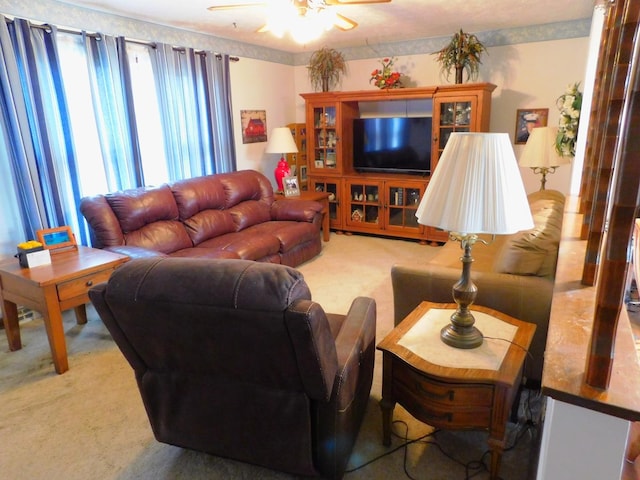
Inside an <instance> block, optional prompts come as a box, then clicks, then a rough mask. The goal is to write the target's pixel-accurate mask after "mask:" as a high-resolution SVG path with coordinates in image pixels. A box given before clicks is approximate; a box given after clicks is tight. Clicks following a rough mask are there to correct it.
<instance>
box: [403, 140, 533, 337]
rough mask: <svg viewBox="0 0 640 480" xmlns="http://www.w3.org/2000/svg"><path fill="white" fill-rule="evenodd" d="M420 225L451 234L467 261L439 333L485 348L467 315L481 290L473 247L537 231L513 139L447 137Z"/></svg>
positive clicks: (421, 209)
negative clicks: (453, 308) (496, 238)
mask: <svg viewBox="0 0 640 480" xmlns="http://www.w3.org/2000/svg"><path fill="white" fill-rule="evenodd" d="M416 217H418V223H420V224H422V225H430V226H434V227H438V228H441V229H444V230H447V231H449V232H451V233H450V234H449V238H450V239H451V240H454V241H459V242H460V245H461V247H462V249H463V250H464V255H463V256H462V257H461V261H462V275H461V277H460V280H459V281H458V282H457V283H456V284H455V285H454V286H453V299H454V301H455V302H456V304H457V309H456V311H455V312H454V313H453V315H451V323H450V324H448V325H446V326H445V327H444V328H443V329H442V330H441V332H440V338H441V339H442V341H443V342H444V343H446V344H447V345H450V346H452V347H456V348H476V347H479V346H480V345H482V343H483V336H482V333H481V332H480V331H479V330H478V329H477V327H475V326H474V323H475V319H474V317H473V315H472V314H471V311H470V310H469V307H470V305H472V304H473V302H474V301H475V299H476V296H477V291H478V289H477V287H476V285H475V284H474V283H473V281H472V280H471V263H472V262H473V257H472V256H471V247H472V246H473V244H474V243H476V242H481V243H487V242H486V241H485V240H483V239H481V238H479V237H478V235H479V234H491V235H494V236H495V235H507V234H512V233H515V232H518V231H520V230H527V229H530V228H533V219H532V217H531V209H530V207H529V203H528V201H527V195H526V192H525V189H524V186H523V183H522V177H521V176H520V170H519V169H518V163H517V162H516V158H515V154H514V152H513V147H512V146H511V141H510V139H509V135H508V134H506V133H477V132H454V133H452V134H451V136H450V137H449V140H448V141H447V144H446V146H445V149H444V151H443V152H442V155H441V157H440V160H439V161H438V165H437V167H436V169H435V171H434V174H433V176H432V178H431V180H430V181H429V184H428V186H427V189H426V191H425V193H424V196H423V197H422V200H421V201H420V205H419V206H418V210H417V212H416Z"/></svg>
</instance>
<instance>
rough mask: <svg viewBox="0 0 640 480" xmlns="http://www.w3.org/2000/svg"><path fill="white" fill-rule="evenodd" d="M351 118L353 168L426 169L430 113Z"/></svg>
mask: <svg viewBox="0 0 640 480" xmlns="http://www.w3.org/2000/svg"><path fill="white" fill-rule="evenodd" d="M353 122H354V123H353V166H354V168H355V169H356V171H358V172H387V173H410V174H417V175H425V174H428V173H430V169H431V117H390V118H356V119H355V120H354V121H353Z"/></svg>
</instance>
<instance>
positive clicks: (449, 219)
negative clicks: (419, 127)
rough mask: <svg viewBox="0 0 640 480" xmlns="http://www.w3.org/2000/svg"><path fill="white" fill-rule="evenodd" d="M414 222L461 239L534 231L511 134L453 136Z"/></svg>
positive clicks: (448, 142) (457, 133) (473, 133)
mask: <svg viewBox="0 0 640 480" xmlns="http://www.w3.org/2000/svg"><path fill="white" fill-rule="evenodd" d="M416 217H418V222H419V223H421V224H423V225H430V226H433V227H438V228H442V229H444V230H447V231H450V232H456V233H460V234H480V233H490V234H496V235H502V234H505V235H506V234H510V233H515V232H518V231H520V230H527V229H530V228H533V219H532V218H531V209H530V207H529V203H528V201H527V195H526V192H525V189H524V185H523V184H522V177H521V176H520V170H519V169H518V163H517V162H516V157H515V154H514V153H513V147H512V146H511V140H510V139H509V135H508V134H506V133H476V132H454V133H452V134H451V136H450V137H449V140H448V141H447V144H446V146H445V149H444V151H443V152H442V156H441V157H440V160H439V161H438V165H437V167H436V169H435V172H434V174H433V176H432V178H431V180H430V181H429V185H428V186H427V190H426V192H425V194H424V196H423V197H422V200H421V201H420V205H419V206H418V210H417V212H416Z"/></svg>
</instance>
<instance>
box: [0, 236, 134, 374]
mask: <svg viewBox="0 0 640 480" xmlns="http://www.w3.org/2000/svg"><path fill="white" fill-rule="evenodd" d="M128 259H129V257H127V256H126V255H119V254H117V253H112V252H108V251H106V250H99V249H95V248H89V247H83V246H78V247H77V248H73V249H69V250H67V251H64V252H59V253H54V254H52V255H51V264H50V265H41V266H39V267H34V268H22V267H20V265H19V264H18V260H17V259H12V261H11V262H5V263H3V264H2V265H0V298H1V299H2V320H3V323H4V329H5V332H6V334H7V341H8V342H9V350H11V351H15V350H20V349H21V348H22V341H21V339H20V326H19V324H18V308H17V307H18V305H24V306H26V307H28V308H31V309H33V310H37V311H38V312H40V313H41V314H42V316H43V319H44V325H45V327H46V330H47V337H49V345H50V347H51V356H52V357H53V365H54V367H55V369H56V372H57V373H64V372H66V371H67V370H69V363H68V360H67V346H66V342H65V338H64V329H63V326H62V312H63V311H64V310H68V309H70V308H73V309H75V313H76V319H77V322H78V324H84V323H87V311H86V307H85V304H86V303H88V302H89V296H88V293H87V292H88V291H89V289H90V288H91V287H92V286H93V285H96V284H98V283H101V282H106V281H107V280H109V277H110V276H111V273H112V272H113V271H114V270H115V269H116V267H118V266H119V265H120V264H122V263H124V262H126V261H127V260H128Z"/></svg>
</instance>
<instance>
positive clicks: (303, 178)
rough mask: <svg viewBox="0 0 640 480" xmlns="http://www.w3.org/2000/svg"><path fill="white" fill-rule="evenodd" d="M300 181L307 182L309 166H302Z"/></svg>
mask: <svg viewBox="0 0 640 480" xmlns="http://www.w3.org/2000/svg"><path fill="white" fill-rule="evenodd" d="M300 181H301V182H306V181H307V166H306V165H300Z"/></svg>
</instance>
